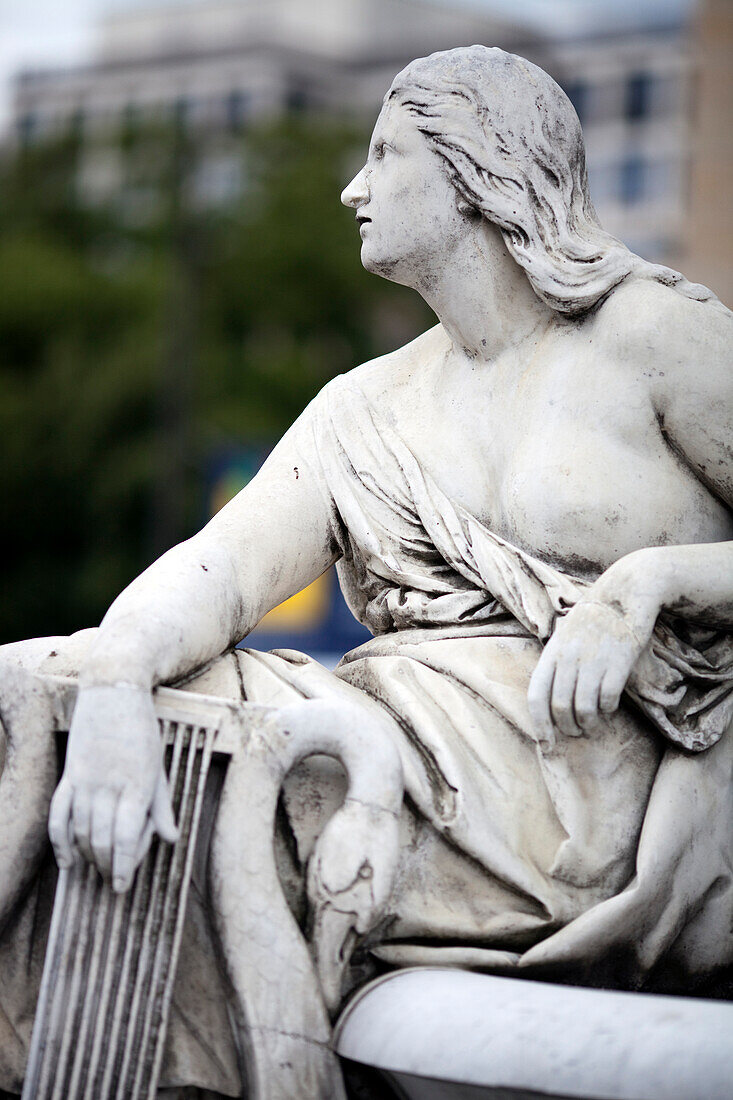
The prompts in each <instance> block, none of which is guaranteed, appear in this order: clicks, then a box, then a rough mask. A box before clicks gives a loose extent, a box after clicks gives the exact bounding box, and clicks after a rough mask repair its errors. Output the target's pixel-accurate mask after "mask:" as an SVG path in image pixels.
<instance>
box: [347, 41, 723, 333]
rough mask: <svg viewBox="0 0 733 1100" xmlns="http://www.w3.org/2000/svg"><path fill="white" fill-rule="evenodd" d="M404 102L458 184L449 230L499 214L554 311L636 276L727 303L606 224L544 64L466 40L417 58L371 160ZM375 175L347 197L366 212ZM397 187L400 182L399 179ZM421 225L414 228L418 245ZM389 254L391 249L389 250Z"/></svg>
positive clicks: (570, 113)
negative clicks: (644, 254)
mask: <svg viewBox="0 0 733 1100" xmlns="http://www.w3.org/2000/svg"><path fill="white" fill-rule="evenodd" d="M394 108H399V113H400V114H404V113H405V112H407V113H408V114H409V116H410V119H411V121H412V122H413V123H414V126H415V129H416V131H417V132H418V133H419V134H420V135H421V136H422V138H423V140H424V141H425V143H426V148H427V149H429V150H430V151H431V152H432V154H434V155H435V156H436V157H437V159H438V160H439V161H440V162H442V166H443V170H444V172H445V178H446V180H447V181H449V183H450V185H451V188H450V189H449V190H450V193H451V194H453V195H454V196H455V201H454V202H453V203H451V204H448V203H445V207H444V210H443V214H442V221H443V222H444V223H445V225H443V226H442V227H441V229H442V231H446V230H447V231H448V232H453V231H454V230H455V225H454V224H453V223H454V218H453V215H454V213H455V211H456V210H458V211H459V212H462V214H463V216H464V217H466V216H468V217H470V216H471V215H472V214H473V216H477V215H481V216H482V217H483V218H486V219H487V220H488V221H490V222H492V223H493V224H494V225H495V226H496V227H497V228H498V230H499V231H500V233H501V235H502V237H503V239H504V243H505V245H506V247H507V249H508V251H509V253H510V255H511V256H512V257H513V259H514V260H515V261H516V262H517V263H518V264H519V265H520V266H521V267H522V268H523V269H524V271H525V272H526V275H527V277H528V279H529V281H530V284H531V285H532V288H533V289H534V291H535V293H536V294H537V296H538V297H539V298H540V299H542V301H544V302H545V303H546V304H547V305H549V306H550V307H551V308H552V309H554V310H557V311H558V312H560V313H564V314H567V315H568V316H577V315H579V314H582V313H584V312H586V311H587V310H589V309H591V308H592V307H593V306H595V305H597V304H598V303H599V302H600V301H601V300H602V299H603V298H604V297H605V296H606V295H607V294H608V293H609V292H610V291H611V290H612V289H613V288H614V287H615V286H617V285H618V284H619V283H620V282H621V281H622V280H623V279H624V278H625V277H626V276H627V275H629V274H630V273H632V272H633V273H634V274H636V275H639V276H643V277H647V278H653V279H655V280H657V281H659V282H661V283H663V284H665V285H667V286H671V287H673V288H674V289H675V290H677V291H679V292H680V293H681V294H684V295H685V296H686V297H689V298H694V299H696V300H700V301H706V300H710V299H712V300H713V301H714V302H715V304H716V305H719V303H718V302H717V299H716V298H715V295H714V294H712V292H711V291H710V290H708V289H707V287H704V286H701V285H700V284H697V283H690V282H688V280H687V279H685V278H684V276H683V275H680V274H679V272H677V271H673V270H672V269H671V268H668V267H662V266H659V265H657V264H652V263H649V262H648V261H646V260H643V259H641V258H640V257H639V256H636V255H635V254H634V253H633V252H630V251H629V249H628V248H626V246H625V245H624V244H622V243H621V241H619V240H617V239H616V238H615V237H613V236H611V234H610V233H607V232H606V231H605V230H604V229H603V228H602V227H601V225H600V223H599V221H598V217H597V215H596V212H595V210H594V208H593V203H592V202H591V198H590V194H589V191H588V177H587V172H586V165H585V147H584V142H583V135H582V132H581V129H580V123H579V121H578V116H577V115H576V113H575V110H574V109H573V106H572V104H571V103H570V100H569V99H568V97H567V96H566V95H565V93H564V92H563V90H562V89H561V88H560V87H559V85H558V84H556V83H555V81H554V80H553V79H552V78H551V77H550V76H548V74H547V73H546V72H544V71H543V70H542V69H539V68H538V67H537V66H536V65H533V64H532V63H531V62H529V61H526V60H525V59H524V58H521V57H517V56H516V55H514V54H510V53H506V52H505V51H504V50H500V49H497V48H490V47H487V46H465V47H460V48H458V49H454V50H446V51H444V52H442V53H434V54H431V55H430V56H429V57H423V58H419V59H418V60H417V61H413V62H412V63H411V64H410V65H408V66H407V68H405V69H403V70H402V72H400V73H398V74H397V76H396V77H395V79H394V81H393V82H392V87H391V88H390V89H389V91H388V92H387V95H386V96H385V99H384V108H383V111H382V114H381V115H380V120H379V121H378V123H377V129H376V130H375V138H374V139H373V142H372V150H371V152H370V161H371V162H373V161H374V158H375V156H377V155H378V149H376V147H375V143H376V141H377V136H378V131H380V128H381V129H384V128H385V122H386V125H387V128H389V125H390V122H392V124H393V125H394V123H393V121H392V119H391V116H392V115H393V114H394V110H393V109H394ZM399 129H400V124H399V121H398V122H397V131H399ZM414 152H415V150H413V153H414ZM410 159H411V160H413V161H416V159H417V158H415V157H414V156H412V157H411V158H410ZM422 165H423V169H424V176H425V179H426V181H427V182H430V183H431V185H432V186H433V191H434V192H435V193H434V194H432V195H431V199H432V203H433V208H434V207H435V200H436V195H437V192H438V190H439V188H437V187H436V186H435V182H436V177H435V172H434V170H433V169H432V168H428V166H427V164H426V162H425V160H424V158H422ZM369 171H370V169H369V164H368V165H367V168H366V169H363V170H362V172H360V173H359V175H358V176H357V177H356V178H355V180H354V181H352V183H351V184H350V185H349V187H348V188H347V189H346V190H345V191H344V194H343V196H342V200H343V201H344V202H345V203H346V204H347V205H349V206H354V207H356V208H357V210H359V209H360V208H361V207H362V206H364V207H365V209H366V211H367V212H368V213H370V212H371V210H372V207H373V206H374V205H375V204H374V203H373V202H372V201H371V198H370V195H369V187H368V183H369ZM392 174H393V175H395V171H393V173H392ZM400 176H401V179H400V182H401V183H402V185H403V189H407V188H408V187H410V186H413V180H411V179H409V178H408V177H407V176H405V175H404V174H403V170H402V168H401V169H400ZM391 186H392V188H393V189H394V188H395V186H397V183H396V181H395V179H393V180H392V181H391ZM438 197H439V196H438ZM368 213H367V224H365V225H364V226H362V237H363V238H364V240H365V247H364V250H363V252H362V256H363V258H364V256H365V255H367V256H368V255H369V248H370V247H372V250H373V251H374V247H373V246H371V245H370V244H369V237H370V234H371V235H372V236H373V237H375V238H376V235H377V234H376V233H372V230H371V229H370V228H369V226H368ZM403 220H404V219H403ZM397 224H398V226H399V225H400V223H399V222H398V223H397ZM394 225H395V223H394V221H392V223H391V224H390V225H389V226H387V225H386V224H385V225H384V228H385V230H386V229H388V231H389V232H390V233H393V232H394ZM401 228H402V232H403V236H404V237H405V239H406V240H407V239H408V238H409V237H410V233H409V232H407V228H406V226H405V225H404V224H402V225H401ZM420 231H421V227H419V226H418V227H413V231H412V243H413V245H414V244H415V242H416V241H417V240H418V238H419V233H420ZM395 243H396V244H399V242H395ZM382 246H384V242H382ZM382 251H383V252H384V253H385V257H386V253H387V252H388V251H389V250H388V249H385V248H384V247H382ZM366 266H368V267H369V268H370V270H375V271H378V272H379V273H380V274H383V275H386V276H387V277H394V272H393V271H391V270H390V262H389V261H388V260H387V259H386V258H385V261H384V263H383V264H382V266H380V263H379V262H375V263H373V264H370V263H368V262H367V264H366ZM720 308H724V307H723V306H720Z"/></svg>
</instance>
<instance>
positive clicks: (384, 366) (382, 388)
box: [337, 325, 448, 404]
mask: <svg viewBox="0 0 733 1100" xmlns="http://www.w3.org/2000/svg"><path fill="white" fill-rule="evenodd" d="M447 344H448V339H447V337H446V335H445V330H444V329H443V326H442V325H434V326H433V328H430V329H428V330H427V332H423V333H421V334H420V335H419V336H417V337H416V338H415V339H414V340H411V341H410V343H409V344H405V345H404V346H403V347H401V348H397V349H396V350H395V351H390V352H388V353H387V354H386V355H380V356H379V358H377V359H371V360H370V361H369V362H367V363H362V364H361V365H360V366H358V367H354V369H353V370H350V371H348V373H346V374H342V375H340V377H339V379H338V380H337V382H338V385H339V386H344V387H346V388H349V387H352V386H353V387H356V388H358V389H360V390H361V391H362V393H363V394H364V395H365V396H366V397H367V398H369V399H370V400H371V401H373V402H375V403H377V404H381V403H382V402H384V401H385V400H386V401H388V402H391V400H392V399H393V398H395V397H399V394H400V392H401V391H402V390H403V389H408V388H409V387H410V386H412V384H413V382H414V378H415V374H416V373H418V372H423V373H424V371H425V366H426V364H427V363H428V362H429V361H431V360H434V359H435V357H436V356H438V355H442V354H443V352H444V351H445V348H446V347H447Z"/></svg>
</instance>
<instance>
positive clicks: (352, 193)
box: [341, 168, 369, 210]
mask: <svg viewBox="0 0 733 1100" xmlns="http://www.w3.org/2000/svg"><path fill="white" fill-rule="evenodd" d="M368 201H369V186H368V184H367V175H366V168H362V170H361V172H358V173H357V174H356V175H355V176H354V178H353V180H352V181H351V183H350V184H349V185H348V186H347V187H344V189H343V191H342V192H341V202H342V203H343V204H344V206H350V207H351V208H352V209H353V210H357V209H358V208H359V207H360V206H363V205H364V203H365V202H368Z"/></svg>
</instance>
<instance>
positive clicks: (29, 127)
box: [18, 111, 38, 145]
mask: <svg viewBox="0 0 733 1100" xmlns="http://www.w3.org/2000/svg"><path fill="white" fill-rule="evenodd" d="M37 130H38V116H37V115H35V114H34V113H33V111H27V112H26V114H24V115H21V116H20V118H19V119H18V138H19V139H20V141H21V142H22V144H23V145H25V144H27V142H29V141H33V138H34V137H35V136H36V132H37Z"/></svg>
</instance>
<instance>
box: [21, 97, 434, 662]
mask: <svg viewBox="0 0 733 1100" xmlns="http://www.w3.org/2000/svg"><path fill="white" fill-rule="evenodd" d="M96 140H97V142H98V143H99V144H98V147H95V140H94V139H92V138H87V139H85V140H84V141H82V139H81V137H80V135H79V134H74V133H72V134H70V135H68V136H67V137H66V138H65V139H64V140H62V141H56V142H54V143H49V144H46V145H31V146H28V147H26V148H24V149H22V150H20V151H19V152H18V153H17V154H16V155H13V156H12V157H7V156H6V158H5V160H4V161H3V163H2V164H0V270H2V272H3V291H2V294H1V295H0V348H1V349H2V352H1V353H0V439H2V444H3V460H2V464H1V465H0V500H2V508H3V517H4V523H3V529H4V532H5V536H4V539H3V559H4V561H3V570H2V573H1V574H0V577H1V579H0V641H9V640H13V639H15V638H20V637H28V636H32V635H36V634H44V633H66V632H69V631H72V630H75V629H77V628H79V627H81V626H87V625H91V624H94V623H96V622H98V621H99V619H100V617H101V616H102V614H103V613H104V611H105V609H106V607H107V606H108V604H109V602H110V601H111V600H112V599H113V598H114V596H115V595H116V593H117V592H118V591H119V590H120V589H121V588H122V587H123V586H124V585H125V584H126V583H127V582H128V581H129V580H130V579H131V578H132V577H133V576H135V575H136V574H137V573H138V572H139V571H140V570H141V569H142V568H144V567H145V565H146V564H147V563H148V562H149V561H150V560H151V559H152V558H153V557H154V556H156V555H157V554H158V553H160V552H161V551H162V550H164V549H165V548H166V547H167V546H168V545H170V544H172V543H173V542H175V541H177V540H179V539H180V538H183V537H186V536H187V535H189V534H191V533H192V531H193V530H195V528H196V527H197V526H198V525H199V524H200V522H201V521H202V519H203V518H204V517H203V515H202V513H203V506H202V499H203V488H202V487H203V479H204V470H205V466H206V458H207V455H209V454H211V453H212V451H214V450H216V449H217V448H222V447H224V446H226V445H231V444H237V443H241V442H246V443H255V444H260V445H263V446H267V445H269V444H270V443H272V442H273V441H274V440H275V439H277V438H278V436H279V435H281V434H282V432H283V431H284V430H285V428H286V427H287V426H288V425H289V424H290V423H291V422H292V420H293V419H294V418H295V417H296V416H297V415H298V413H299V412H300V411H301V409H302V408H303V407H304V406H305V405H306V404H307V402H308V401H309V400H310V399H311V398H312V397H313V396H314V395H315V393H316V392H317V391H318V390H319V389H320V388H321V386H323V385H324V383H325V382H326V381H327V380H328V379H329V378H331V377H333V376H334V375H336V374H338V373H340V372H342V371H345V370H349V369H350V368H351V367H352V366H354V365H355V364H356V363H358V362H362V361H364V360H365V359H368V358H371V357H373V356H374V355H377V354H380V353H382V352H384V351H386V350H388V349H389V347H392V346H395V344H397V343H399V342H404V341H405V340H408V339H410V338H411V337H412V336H413V335H415V334H416V333H417V332H418V331H420V330H421V329H423V328H425V327H426V325H427V324H429V323H430V314H429V312H428V311H427V309H426V308H425V307H424V306H423V304H422V303H421V301H420V299H419V298H418V297H417V296H416V295H412V294H410V293H409V292H407V291H403V290H402V288H397V287H393V286H389V285H388V284H385V283H384V282H383V281H382V280H379V279H375V278H373V277H371V276H368V275H367V274H366V273H365V272H364V271H363V270H362V268H361V266H360V264H359V256H358V236H357V233H356V230H355V228H354V224H353V219H352V218H351V216H350V215H349V213H348V212H347V211H344V210H340V209H339V206H338V194H339V191H340V189H341V187H342V186H343V184H344V182H345V180H346V177H347V176H348V174H349V169H348V168H347V165H348V164H350V163H352V164H353V163H356V162H357V161H356V158H357V156H358V152H359V150H360V149H361V148H363V147H364V146H365V143H366V142H365V135H364V134H363V133H361V132H358V131H357V130H356V129H355V128H354V127H353V126H350V125H346V124H344V123H340V122H338V121H334V120H330V119H323V118H321V119H319V118H314V117H308V116H298V117H290V118H285V119H282V120H280V121H278V122H274V123H269V124H259V125H257V126H256V127H250V128H248V129H246V130H245V131H244V132H243V133H241V134H230V135H223V134H218V135H217V134H215V135H202V134H201V133H196V132H193V131H187V130H186V129H185V128H184V126H183V123H182V121H179V122H178V123H176V122H175V121H174V123H173V124H171V125H169V126H160V125H158V126H148V127H144V128H137V129H135V128H133V127H132V126H130V127H129V128H128V130H127V131H126V132H125V133H123V134H122V135H120V136H119V140H118V141H117V142H116V146H115V148H116V150H117V153H118V154H119V164H120V178H119V179H118V180H117V182H116V185H115V186H114V188H112V189H111V191H110V192H109V193H108V194H106V196H104V197H103V198H102V199H100V198H99V196H98V195H97V196H92V195H90V194H89V192H88V190H85V184H84V180H85V178H86V177H85V164H88V163H89V158H90V157H91V158H93V157H94V156H95V154H96V153H105V155H106V154H107V153H108V151H109V141H110V138H109V135H107V136H105V137H104V138H101V139H96ZM222 171H225V172H229V175H230V176H231V174H232V172H234V177H235V179H236V186H235V187H234V188H231V189H230V190H231V193H230V194H226V195H224V197H222V194H221V188H219V191H217V189H216V187H213V188H212V182H211V181H212V179H213V180H214V181H216V180H217V178H219V177H221V175H222ZM217 172H218V176H217ZM87 175H88V173H87Z"/></svg>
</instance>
